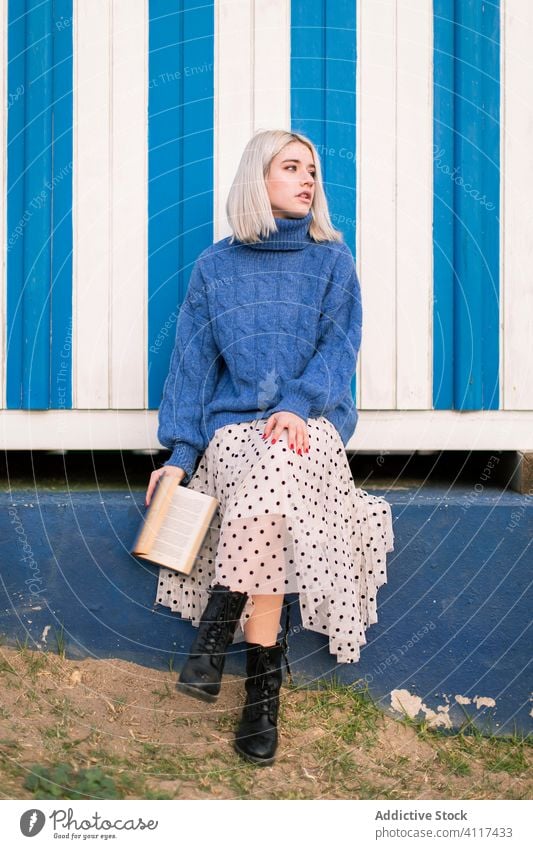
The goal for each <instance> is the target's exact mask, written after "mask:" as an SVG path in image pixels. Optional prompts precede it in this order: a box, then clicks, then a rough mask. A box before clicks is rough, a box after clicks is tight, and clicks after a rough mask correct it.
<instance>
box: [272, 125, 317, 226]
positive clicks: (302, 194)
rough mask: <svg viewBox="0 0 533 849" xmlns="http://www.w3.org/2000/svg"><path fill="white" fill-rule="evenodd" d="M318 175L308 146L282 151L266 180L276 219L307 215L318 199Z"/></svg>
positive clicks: (296, 145) (293, 145)
mask: <svg viewBox="0 0 533 849" xmlns="http://www.w3.org/2000/svg"><path fill="white" fill-rule="evenodd" d="M315 174H316V170H315V163H314V160H313V154H312V153H311V151H310V150H309V148H308V147H307V146H306V145H305V144H302V142H299V141H293V142H290V143H289V144H287V145H285V147H284V148H283V150H280V152H279V153H278V154H277V156H275V157H274V159H273V160H272V162H271V163H270V169H269V172H268V174H267V176H266V178H265V183H266V187H267V192H268V197H269V200H270V205H271V206H272V214H273V215H274V216H275V217H276V218H300V217H302V218H303V216H304V215H307V213H308V212H309V210H310V209H311V205H312V203H313V198H314V196H315Z"/></svg>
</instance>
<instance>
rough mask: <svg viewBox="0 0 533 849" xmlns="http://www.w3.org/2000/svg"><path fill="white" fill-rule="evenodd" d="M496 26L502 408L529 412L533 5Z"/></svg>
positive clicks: (508, 5)
mask: <svg viewBox="0 0 533 849" xmlns="http://www.w3.org/2000/svg"><path fill="white" fill-rule="evenodd" d="M501 20H502V29H503V31H502V56H503V62H502V66H501V71H502V78H501V94H502V99H501V109H502V113H501V121H502V137H501V143H502V150H501V169H502V170H501V173H502V180H501V182H502V186H501V203H502V215H501V219H502V224H501V239H502V241H501V253H502V263H501V275H502V279H501V287H500V292H501V322H502V336H501V337H500V342H501V352H500V353H501V359H500V362H501V370H500V375H501V382H502V384H503V386H502V402H501V405H502V407H503V408H504V409H506V410H532V409H533V368H532V367H531V355H530V351H529V349H530V342H531V338H532V337H533V272H532V269H533V239H532V238H531V234H532V232H533V213H532V205H531V197H532V196H533V157H532V156H531V139H532V138H533V100H532V97H531V80H532V79H533V54H532V52H531V44H532V43H533V4H531V2H530V0H512V2H510V0H503V2H502V16H501Z"/></svg>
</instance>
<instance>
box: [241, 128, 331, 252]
mask: <svg viewBox="0 0 533 849" xmlns="http://www.w3.org/2000/svg"><path fill="white" fill-rule="evenodd" d="M294 141H298V142H302V144H305V145H306V146H307V147H308V148H309V150H310V151H311V154H312V156H313V161H314V166H315V171H316V174H315V193H314V197H313V203H312V205H311V207H310V211H311V212H312V220H311V224H310V225H309V235H310V236H311V238H312V239H314V240H315V241H316V242H323V241H334V242H342V241H343V235H342V233H341V232H340V230H336V229H335V228H334V227H333V224H332V223H331V218H330V217H329V210H328V202H327V199H326V195H325V193H324V186H323V183H322V170H321V167H320V157H319V155H318V151H317V150H316V148H315V146H314V144H313V142H312V141H311V140H310V139H308V138H307V137H306V136H303V135H301V134H300V133H293V132H288V131H287V130H258V131H257V132H256V133H255V134H254V135H253V136H252V138H251V139H250V140H249V141H248V144H247V145H246V147H245V149H244V151H243V154H242V156H241V161H240V163H239V167H238V169H237V173H236V175H235V179H234V180H233V183H232V185H231V188H230V190H229V193H228V198H227V201H226V216H227V218H228V222H229V225H230V227H231V230H232V232H233V236H232V237H231V239H230V244H231V243H232V242H233V241H234V240H235V239H238V240H239V241H240V242H248V243H250V242H252V243H253V242H259V241H261V239H262V238H268V236H269V235H270V234H271V233H275V232H277V227H276V222H275V220H274V215H273V213H272V207H271V205H270V200H269V197H268V191H267V187H266V183H265V178H266V177H267V176H268V173H269V170H270V163H271V162H272V160H273V159H274V157H275V156H277V154H278V153H279V152H280V151H281V150H282V149H283V148H284V147H285V146H286V145H287V144H290V143H291V142H294Z"/></svg>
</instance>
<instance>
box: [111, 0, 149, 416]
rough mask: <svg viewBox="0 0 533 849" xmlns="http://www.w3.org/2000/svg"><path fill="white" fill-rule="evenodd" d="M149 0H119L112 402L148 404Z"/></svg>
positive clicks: (114, 32) (114, 114) (115, 21)
mask: <svg viewBox="0 0 533 849" xmlns="http://www.w3.org/2000/svg"><path fill="white" fill-rule="evenodd" d="M147 63H148V3H147V0H114V2H113V19H112V77H111V79H112V90H111V104H112V115H111V119H112V120H111V126H112V136H111V168H112V171H111V198H112V201H111V258H112V263H111V272H112V273H111V280H110V283H111V291H110V327H109V335H110V343H111V348H110V360H109V373H110V379H111V386H110V406H111V407H114V408H115V409H127V408H129V409H135V408H140V409H142V408H144V407H145V406H147V403H146V402H147V397H146V393H147V373H146V360H147V357H146V350H147V338H148V331H147V327H146V321H147V314H148V303H147V296H148V282H147V270H148V269H147V255H148V246H147V232H148V231H147V228H148V197H147V193H148V161H147V160H148V126H147V125H148V103H147V97H148V85H147V80H148V70H147Z"/></svg>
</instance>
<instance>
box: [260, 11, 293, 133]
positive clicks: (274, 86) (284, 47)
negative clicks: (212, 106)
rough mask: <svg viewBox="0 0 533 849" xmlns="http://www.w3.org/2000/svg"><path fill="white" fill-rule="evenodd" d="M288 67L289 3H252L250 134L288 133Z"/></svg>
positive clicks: (289, 44) (289, 87)
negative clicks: (252, 127) (252, 105)
mask: <svg viewBox="0 0 533 849" xmlns="http://www.w3.org/2000/svg"><path fill="white" fill-rule="evenodd" d="M290 65H291V21H290V0H275V2H272V0H255V26H254V80H253V84H254V99H253V103H254V130H258V129H264V130H270V129H287V130H290V127H291V101H290V93H291V74H290Z"/></svg>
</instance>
